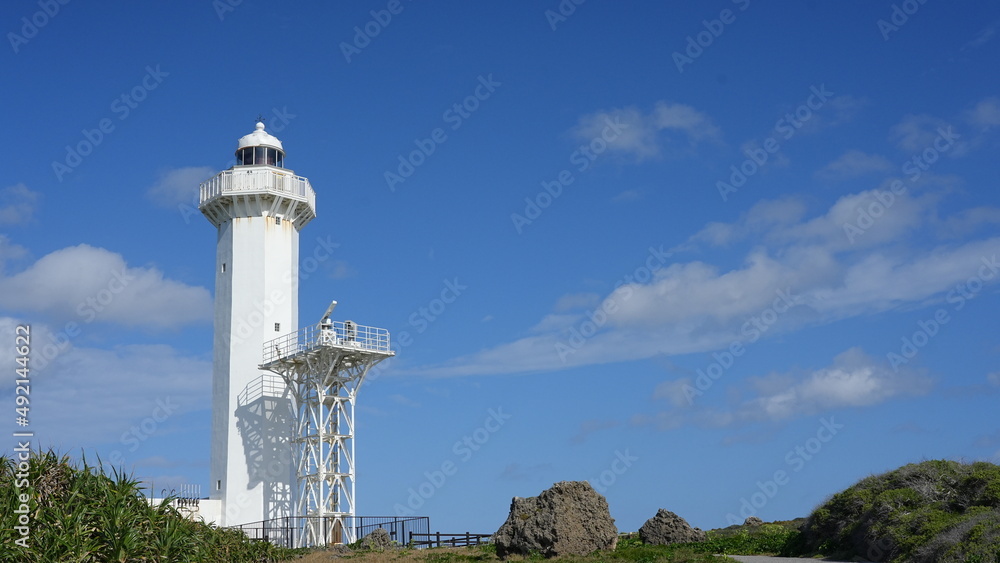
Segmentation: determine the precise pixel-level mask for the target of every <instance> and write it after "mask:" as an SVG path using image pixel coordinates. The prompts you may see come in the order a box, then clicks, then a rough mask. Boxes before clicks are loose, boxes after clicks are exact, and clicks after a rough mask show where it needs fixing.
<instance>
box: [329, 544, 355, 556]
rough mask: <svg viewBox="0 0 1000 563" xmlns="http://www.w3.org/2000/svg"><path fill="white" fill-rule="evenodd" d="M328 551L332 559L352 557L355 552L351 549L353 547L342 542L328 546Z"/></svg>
mask: <svg viewBox="0 0 1000 563" xmlns="http://www.w3.org/2000/svg"><path fill="white" fill-rule="evenodd" d="M326 553H327V554H328V555H329V556H330V558H331V559H338V558H341V557H350V556H351V555H352V554H353V553H354V552H353V551H351V548H349V547H347V546H346V545H344V544H342V543H336V544H333V545H330V546H327V548H326Z"/></svg>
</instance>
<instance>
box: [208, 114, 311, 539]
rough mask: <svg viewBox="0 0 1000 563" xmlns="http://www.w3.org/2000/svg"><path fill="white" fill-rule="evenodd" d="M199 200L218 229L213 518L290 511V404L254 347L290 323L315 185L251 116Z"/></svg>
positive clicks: (251, 518) (242, 519)
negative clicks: (217, 511) (217, 503)
mask: <svg viewBox="0 0 1000 563" xmlns="http://www.w3.org/2000/svg"><path fill="white" fill-rule="evenodd" d="M199 209H200V210H201V212H202V213H203V214H204V215H205V217H207V218H208V220H209V221H210V222H211V223H212V224H213V225H215V227H216V228H217V229H218V240H217V246H216V278H215V340H214V357H213V365H212V372H213V374H212V443H211V468H210V475H211V482H210V485H209V487H210V491H211V492H210V495H209V496H210V498H212V499H219V500H221V515H220V518H219V520H217V521H216V523H217V524H219V525H221V526H233V525H239V524H245V523H249V522H258V521H262V520H266V519H270V518H275V517H281V516H291V515H292V514H291V513H292V508H293V499H292V494H293V483H294V481H295V477H294V466H293V464H292V460H291V452H290V444H289V441H290V438H291V428H292V416H293V414H294V413H293V412H292V404H291V397H290V395H289V393H288V389H287V388H285V386H284V384H283V383H282V382H280V381H278V382H277V385H275V382H274V381H270V380H269V379H268V378H266V377H265V378H262V376H263V375H264V374H263V372H261V371H260V368H259V363H260V350H261V346H262V345H263V343H264V342H265V341H267V340H271V339H273V338H274V337H275V336H277V335H280V334H283V333H285V332H287V331H289V330H295V329H296V328H297V327H298V281H297V280H298V268H299V231H300V230H301V229H302V227H303V226H305V225H306V224H307V223H309V221H311V220H312V219H314V218H315V217H316V194H315V192H314V191H313V189H312V186H310V184H309V180H307V179H306V178H303V177H301V176H296V175H295V174H293V173H292V171H291V170H287V169H285V168H284V149H283V147H282V145H281V141H279V140H278V139H276V138H275V137H273V136H272V135H270V134H268V133H267V132H265V131H264V124H263V123H257V125H256V129H255V130H254V132H253V133H250V134H249V135H246V136H244V137H242V138H241V139H240V140H239V143H238V146H237V150H236V165H235V166H233V167H232V168H230V169H228V170H224V171H222V172H220V173H218V174H217V175H216V176H214V177H213V178H211V179H210V180H208V181H206V182H204V183H203V184H201V196H200V205H199ZM271 378H272V379H277V378H273V376H271Z"/></svg>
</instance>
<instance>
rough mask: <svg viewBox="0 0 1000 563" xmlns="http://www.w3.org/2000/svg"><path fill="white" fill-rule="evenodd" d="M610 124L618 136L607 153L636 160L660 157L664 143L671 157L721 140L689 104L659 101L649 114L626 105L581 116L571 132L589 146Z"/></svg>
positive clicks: (717, 132)
mask: <svg viewBox="0 0 1000 563" xmlns="http://www.w3.org/2000/svg"><path fill="white" fill-rule="evenodd" d="M610 124H617V125H619V126H620V133H619V134H618V135H617V137H616V138H615V139H614V140H613V141H611V142H609V143H608V150H610V151H612V152H618V153H624V154H631V155H632V156H634V157H635V158H636V159H638V160H643V159H646V158H651V157H655V156H659V155H660V154H661V152H662V150H663V145H664V144H667V145H670V152H671V154H674V153H677V152H681V151H686V150H690V149H691V148H692V147H694V146H695V145H697V144H698V143H699V142H702V141H719V140H720V137H721V133H720V131H719V128H718V127H716V126H715V124H713V123H712V121H711V119H709V118H708V116H706V115H705V114H703V113H701V112H699V111H698V110H696V109H694V108H693V107H691V106H688V105H684V104H674V103H671V102H667V101H662V100H661V101H659V102H657V103H656V104H655V106H654V107H653V110H652V111H651V112H650V113H649V114H643V113H642V112H641V111H640V110H639V109H638V108H636V107H634V106H629V107H625V108H614V109H611V110H607V111H599V112H596V113H592V114H587V115H584V116H582V117H581V118H580V119H579V122H578V123H577V125H576V127H574V128H573V131H572V132H573V135H574V136H575V137H576V138H577V139H578V140H580V141H582V142H584V143H589V142H590V141H591V140H593V139H597V138H601V136H602V134H603V133H604V132H605V131H607V130H608V127H609V126H610Z"/></svg>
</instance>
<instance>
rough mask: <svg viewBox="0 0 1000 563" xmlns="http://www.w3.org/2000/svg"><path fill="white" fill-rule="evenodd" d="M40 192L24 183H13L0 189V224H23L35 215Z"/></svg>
mask: <svg viewBox="0 0 1000 563" xmlns="http://www.w3.org/2000/svg"><path fill="white" fill-rule="evenodd" d="M39 200H41V194H40V193H38V192H34V191H31V190H30V189H28V186H25V185H24V184H14V185H13V186H7V187H6V188H4V189H2V190H0V225H23V224H25V223H29V222H30V221H31V220H32V219H33V218H34V215H35V209H36V208H37V207H38V203H39Z"/></svg>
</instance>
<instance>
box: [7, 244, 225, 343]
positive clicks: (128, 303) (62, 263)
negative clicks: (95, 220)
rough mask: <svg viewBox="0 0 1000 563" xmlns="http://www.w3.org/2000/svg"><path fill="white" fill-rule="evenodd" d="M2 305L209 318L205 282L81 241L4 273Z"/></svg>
mask: <svg viewBox="0 0 1000 563" xmlns="http://www.w3.org/2000/svg"><path fill="white" fill-rule="evenodd" d="M0 307H2V308H3V309H5V310H7V311H10V312H17V313H29V312H31V313H43V314H47V315H50V316H51V317H52V318H53V319H54V320H58V321H60V322H61V321H66V320H75V321H77V322H81V323H89V322H92V321H95V320H96V321H103V322H111V323H117V324H121V325H124V326H130V327H150V328H173V327H178V326H183V325H186V324H190V323H201V322H206V321H209V320H210V319H211V314H212V298H211V295H210V294H209V292H208V290H207V289H205V288H203V287H194V286H189V285H186V284H184V283H181V282H178V281H174V280H170V279H165V278H164V276H163V272H161V271H160V270H158V269H156V268H155V267H129V266H128V264H126V262H125V259H124V258H123V257H122V256H121V255H120V254H117V253H114V252H111V251H109V250H105V249H103V248H95V247H93V246H89V245H85V244H81V245H79V246H71V247H68V248H63V249H61V250H56V251H54V252H52V253H50V254H47V255H45V256H43V257H42V258H40V259H39V260H38V261H37V262H35V263H34V264H32V265H30V266H29V267H28V268H27V269H25V270H23V271H21V272H19V273H16V274H9V275H3V276H0Z"/></svg>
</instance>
